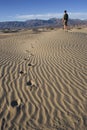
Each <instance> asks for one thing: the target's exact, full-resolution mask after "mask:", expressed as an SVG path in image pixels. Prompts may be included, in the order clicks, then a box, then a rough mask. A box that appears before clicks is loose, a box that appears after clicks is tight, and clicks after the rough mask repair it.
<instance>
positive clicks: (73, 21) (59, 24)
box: [0, 18, 87, 29]
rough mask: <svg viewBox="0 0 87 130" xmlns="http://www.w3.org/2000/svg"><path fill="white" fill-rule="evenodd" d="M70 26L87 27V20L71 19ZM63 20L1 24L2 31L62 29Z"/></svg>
mask: <svg viewBox="0 0 87 130" xmlns="http://www.w3.org/2000/svg"><path fill="white" fill-rule="evenodd" d="M69 25H71V26H74V25H87V20H80V19H69ZM62 26H63V24H62V19H57V18H51V19H49V20H40V19H33V20H27V21H24V22H23V21H7V22H0V29H23V28H36V27H62Z"/></svg>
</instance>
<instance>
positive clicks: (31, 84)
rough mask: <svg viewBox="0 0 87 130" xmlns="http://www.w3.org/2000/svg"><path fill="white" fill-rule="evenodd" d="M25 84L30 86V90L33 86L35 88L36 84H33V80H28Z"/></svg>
mask: <svg viewBox="0 0 87 130" xmlns="http://www.w3.org/2000/svg"><path fill="white" fill-rule="evenodd" d="M26 85H27V86H30V90H32V88H33V87H35V88H36V85H35V82H34V81H32V80H29V81H28V82H27V83H26Z"/></svg>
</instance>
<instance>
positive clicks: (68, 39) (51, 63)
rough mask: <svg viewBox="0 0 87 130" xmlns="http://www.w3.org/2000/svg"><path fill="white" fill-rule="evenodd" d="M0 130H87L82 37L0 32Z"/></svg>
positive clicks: (86, 55) (86, 37)
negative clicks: (6, 33)
mask: <svg viewBox="0 0 87 130" xmlns="http://www.w3.org/2000/svg"><path fill="white" fill-rule="evenodd" d="M0 127H1V128H0V129H1V130H87V33H86V31H84V30H82V29H81V30H79V31H78V30H77V31H76V30H72V31H70V32H64V31H63V30H61V29H59V30H52V31H49V32H41V33H37V34H35V33H32V32H30V31H22V32H19V33H14V34H8V35H5V34H0Z"/></svg>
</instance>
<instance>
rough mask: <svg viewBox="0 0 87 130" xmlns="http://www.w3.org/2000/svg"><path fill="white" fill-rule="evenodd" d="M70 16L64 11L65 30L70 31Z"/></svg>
mask: <svg viewBox="0 0 87 130" xmlns="http://www.w3.org/2000/svg"><path fill="white" fill-rule="evenodd" d="M67 23H68V14H67V11H66V10H65V11H64V16H63V24H64V30H68V25H67Z"/></svg>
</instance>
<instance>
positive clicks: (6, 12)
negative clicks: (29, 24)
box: [0, 0, 87, 21]
mask: <svg viewBox="0 0 87 130" xmlns="http://www.w3.org/2000/svg"><path fill="white" fill-rule="evenodd" d="M65 9H66V10H67V11H68V13H69V17H70V18H80V19H87V0H0V21H13V20H15V21H17V20H20V21H22V20H27V19H36V18H37V19H49V18H54V17H55V18H61V17H62V16H63V12H64V10H65Z"/></svg>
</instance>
